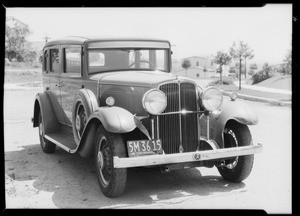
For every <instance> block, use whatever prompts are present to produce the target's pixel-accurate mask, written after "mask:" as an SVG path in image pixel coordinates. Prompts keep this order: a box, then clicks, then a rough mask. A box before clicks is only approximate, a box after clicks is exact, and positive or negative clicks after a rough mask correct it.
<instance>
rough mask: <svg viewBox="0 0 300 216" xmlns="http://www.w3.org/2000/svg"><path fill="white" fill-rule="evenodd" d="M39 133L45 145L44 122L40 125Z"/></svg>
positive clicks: (42, 143)
mask: <svg viewBox="0 0 300 216" xmlns="http://www.w3.org/2000/svg"><path fill="white" fill-rule="evenodd" d="M39 133H40V138H41V145H42V146H45V140H44V132H43V124H42V122H41V123H40V125H39Z"/></svg>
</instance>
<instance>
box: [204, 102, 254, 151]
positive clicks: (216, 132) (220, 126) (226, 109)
mask: <svg viewBox="0 0 300 216" xmlns="http://www.w3.org/2000/svg"><path fill="white" fill-rule="evenodd" d="M220 109H221V110H222V112H221V114H220V115H219V116H218V117H217V118H215V117H214V116H213V114H209V128H210V129H209V130H210V137H209V138H210V139H213V140H215V141H216V142H217V143H218V145H219V147H220V148H223V147H224V136H223V133H224V128H225V126H226V123H227V122H228V121H229V120H235V121H237V122H239V123H241V124H245V125H255V124H257V123H258V117H257V114H256V113H255V112H254V110H252V109H251V108H250V107H249V106H248V105H247V104H246V103H243V102H241V101H230V100H228V101H224V103H223V104H222V106H221V107H220ZM206 125H207V119H206V116H205V115H202V116H201V117H200V128H201V136H205V137H206V136H207V126H206Z"/></svg>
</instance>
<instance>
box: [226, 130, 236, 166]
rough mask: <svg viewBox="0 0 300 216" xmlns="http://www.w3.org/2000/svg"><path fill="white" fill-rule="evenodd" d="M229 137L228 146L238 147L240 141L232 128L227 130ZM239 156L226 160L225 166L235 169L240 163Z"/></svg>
mask: <svg viewBox="0 0 300 216" xmlns="http://www.w3.org/2000/svg"><path fill="white" fill-rule="evenodd" d="M227 138H228V147H230V148H232V147H238V141H237V139H236V136H235V134H234V132H233V131H232V130H228V131H227ZM238 160H239V157H235V158H230V159H227V160H225V166H226V167H227V168H228V169H234V168H235V167H236V165H237V163H238Z"/></svg>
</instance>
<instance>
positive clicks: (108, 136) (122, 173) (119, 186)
mask: <svg viewBox="0 0 300 216" xmlns="http://www.w3.org/2000/svg"><path fill="white" fill-rule="evenodd" d="M97 134H98V139H97V143H95V148H94V162H95V166H96V170H97V179H98V183H99V186H100V189H101V191H102V193H103V194H104V195H105V196H107V197H117V196H120V195H121V194H122V193H123V192H124V190H125V186H126V178H127V169H126V168H118V169H117V168H114V164H113V157H114V156H118V157H120V158H121V157H126V150H125V146H124V142H123V139H122V137H121V135H119V134H113V133H110V132H108V131H106V130H105V129H104V127H103V126H100V127H99V129H98V131H97Z"/></svg>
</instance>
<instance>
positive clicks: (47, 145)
mask: <svg viewBox="0 0 300 216" xmlns="http://www.w3.org/2000/svg"><path fill="white" fill-rule="evenodd" d="M39 137H40V144H41V148H42V150H43V152H45V153H47V154H51V153H53V152H54V151H55V147H56V145H55V144H54V143H52V142H50V141H49V140H47V139H45V134H44V126H43V119H42V114H41V112H40V113H39Z"/></svg>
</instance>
